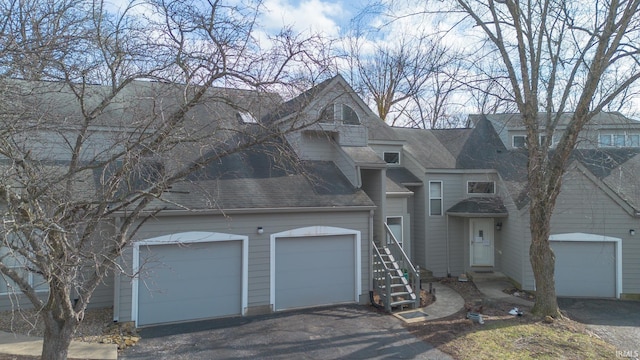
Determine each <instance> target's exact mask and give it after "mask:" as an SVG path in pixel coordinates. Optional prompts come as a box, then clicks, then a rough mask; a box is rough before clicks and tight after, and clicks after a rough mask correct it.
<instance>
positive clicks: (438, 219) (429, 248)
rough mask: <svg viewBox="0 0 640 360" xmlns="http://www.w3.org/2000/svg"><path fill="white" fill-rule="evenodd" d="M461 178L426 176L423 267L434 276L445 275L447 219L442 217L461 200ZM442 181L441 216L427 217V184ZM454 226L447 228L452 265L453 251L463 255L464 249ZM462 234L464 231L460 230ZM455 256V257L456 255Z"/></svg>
mask: <svg viewBox="0 0 640 360" xmlns="http://www.w3.org/2000/svg"><path fill="white" fill-rule="evenodd" d="M462 180H463V178H462V176H461V175H460V174H429V173H427V174H426V178H425V181H424V186H425V208H426V209H425V210H426V213H425V228H426V229H425V230H426V236H425V242H426V248H425V259H426V264H425V267H426V268H427V269H429V270H431V271H432V272H433V275H434V276H446V275H447V271H448V269H447V217H446V215H444V213H445V212H446V210H447V209H449V208H450V207H451V206H453V205H454V204H455V203H457V202H458V201H460V199H462V197H463V194H462V191H461V189H462ZM430 181H442V202H443V206H442V212H443V215H441V216H437V215H436V216H430V215H429V205H428V204H429V182H430ZM459 230H460V229H459V227H458V228H456V226H455V224H453V225H451V224H450V226H449V236H450V239H451V240H452V241H451V242H450V244H449V245H450V248H449V263H450V265H454V264H453V263H452V260H456V259H453V258H451V257H450V255H452V254H453V253H454V251H456V250H458V251H460V252H462V253H464V248H463V247H461V246H460V243H461V240H460V236H461V232H459ZM462 232H464V230H463V229H462ZM456 256H457V255H456ZM456 266H458V265H456Z"/></svg>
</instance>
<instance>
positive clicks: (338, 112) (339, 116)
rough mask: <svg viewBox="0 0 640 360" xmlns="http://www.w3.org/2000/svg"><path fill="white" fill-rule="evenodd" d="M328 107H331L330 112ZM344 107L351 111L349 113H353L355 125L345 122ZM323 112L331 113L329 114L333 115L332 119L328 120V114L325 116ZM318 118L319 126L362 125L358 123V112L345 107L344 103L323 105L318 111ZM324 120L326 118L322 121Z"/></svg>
mask: <svg viewBox="0 0 640 360" xmlns="http://www.w3.org/2000/svg"><path fill="white" fill-rule="evenodd" d="M330 106H331V107H333V108H332V109H331V110H329V109H330V108H329V107H330ZM345 107H346V108H348V109H349V110H351V112H353V114H354V115H355V117H356V120H357V123H354V122H346V121H345V111H346V110H345ZM325 111H327V112H329V111H331V113H332V114H333V118H332V119H328V117H329V116H328V115H329V114H327V115H325ZM318 117H319V122H320V123H321V124H340V125H347V126H359V125H362V121H360V115H359V114H358V112H357V111H356V110H355V109H354V108H353V106H350V105H347V104H345V103H339V102H332V103H330V104H327V105H325V106H324V107H323V108H322V109H320V113H319V115H318ZM324 118H327V119H324Z"/></svg>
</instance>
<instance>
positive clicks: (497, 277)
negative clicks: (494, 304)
mask: <svg viewBox="0 0 640 360" xmlns="http://www.w3.org/2000/svg"><path fill="white" fill-rule="evenodd" d="M471 277H472V281H473V283H474V284H475V285H476V287H477V288H478V290H480V292H481V293H482V294H484V296H485V298H486V299H489V300H495V301H504V302H508V303H511V304H518V305H524V306H533V301H531V300H527V299H523V298H519V297H517V296H513V295H509V294H507V293H505V292H504V291H502V290H504V289H507V288H510V287H513V283H511V282H510V281H509V279H508V278H507V277H506V276H505V275H504V274H502V273H500V272H492V273H472V274H471Z"/></svg>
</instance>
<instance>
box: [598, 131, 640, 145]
mask: <svg viewBox="0 0 640 360" xmlns="http://www.w3.org/2000/svg"><path fill="white" fill-rule="evenodd" d="M598 146H600V147H640V134H626V133H618V134H606V133H605V134H600V135H599V136H598Z"/></svg>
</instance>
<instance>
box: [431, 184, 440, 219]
mask: <svg viewBox="0 0 640 360" xmlns="http://www.w3.org/2000/svg"><path fill="white" fill-rule="evenodd" d="M429 215H430V216H437V215H442V181H429Z"/></svg>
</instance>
